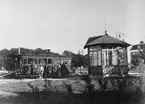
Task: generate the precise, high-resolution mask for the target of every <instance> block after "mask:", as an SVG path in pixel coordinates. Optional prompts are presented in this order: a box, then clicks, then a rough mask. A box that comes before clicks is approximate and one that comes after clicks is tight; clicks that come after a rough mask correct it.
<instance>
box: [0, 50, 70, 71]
mask: <svg viewBox="0 0 145 104" xmlns="http://www.w3.org/2000/svg"><path fill="white" fill-rule="evenodd" d="M58 63H59V64H62V63H65V64H67V65H69V66H71V57H68V56H62V55H59V54H56V53H53V52H50V51H49V52H47V53H44V54H20V52H19V54H11V55H0V68H2V67H4V68H5V69H7V70H12V69H16V68H19V67H20V66H22V65H28V64H37V65H42V64H53V65H58Z"/></svg>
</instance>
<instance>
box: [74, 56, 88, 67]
mask: <svg viewBox="0 0 145 104" xmlns="http://www.w3.org/2000/svg"><path fill="white" fill-rule="evenodd" d="M86 64H87V61H86V59H85V56H83V55H81V54H76V55H74V56H72V66H73V67H81V66H86Z"/></svg>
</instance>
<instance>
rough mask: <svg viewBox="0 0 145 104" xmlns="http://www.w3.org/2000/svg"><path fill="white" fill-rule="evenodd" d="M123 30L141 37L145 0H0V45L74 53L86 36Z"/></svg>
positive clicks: (133, 39)
mask: <svg viewBox="0 0 145 104" xmlns="http://www.w3.org/2000/svg"><path fill="white" fill-rule="evenodd" d="M105 18H106V27H107V31H108V34H109V35H111V36H113V37H115V36H116V32H117V33H118V32H121V33H123V34H125V41H126V42H129V43H131V44H136V43H139V42H140V40H144V41H145V29H144V28H145V0H0V36H1V40H0V49H4V48H7V49H10V48H12V47H25V48H31V49H35V48H38V47H40V48H43V49H47V48H49V49H51V50H52V51H53V52H63V50H69V51H72V52H75V53H77V52H78V51H79V50H81V49H83V47H84V45H85V43H86V41H87V39H88V38H89V37H92V36H97V35H102V34H104V31H105Z"/></svg>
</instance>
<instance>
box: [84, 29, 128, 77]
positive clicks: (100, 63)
mask: <svg viewBox="0 0 145 104" xmlns="http://www.w3.org/2000/svg"><path fill="white" fill-rule="evenodd" d="M128 46H130V44H128V43H126V42H124V41H121V40H119V39H116V38H114V37H112V36H110V35H108V34H107V31H105V34H104V35H100V36H95V37H90V38H89V39H88V41H87V43H86V44H85V46H84V48H87V49H88V63H89V68H88V72H89V74H99V75H102V74H104V73H105V72H107V73H109V71H110V70H111V73H119V68H118V67H117V66H118V55H117V52H116V50H115V49H116V48H117V47H122V48H123V49H124V54H125V57H124V60H123V62H124V63H122V64H121V67H122V68H121V70H122V71H123V73H127V70H128V62H127V47H128Z"/></svg>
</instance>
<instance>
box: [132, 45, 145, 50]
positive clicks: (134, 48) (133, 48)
mask: <svg viewBox="0 0 145 104" xmlns="http://www.w3.org/2000/svg"><path fill="white" fill-rule="evenodd" d="M139 46H141V48H143V47H145V44H143V45H140V44H136V45H133V46H132V47H131V49H130V50H138V47H139Z"/></svg>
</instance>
